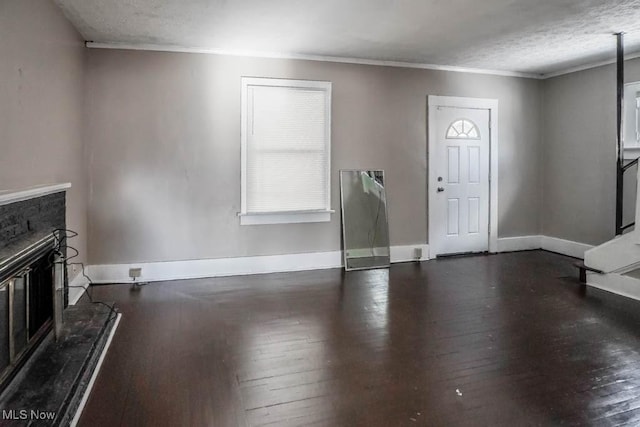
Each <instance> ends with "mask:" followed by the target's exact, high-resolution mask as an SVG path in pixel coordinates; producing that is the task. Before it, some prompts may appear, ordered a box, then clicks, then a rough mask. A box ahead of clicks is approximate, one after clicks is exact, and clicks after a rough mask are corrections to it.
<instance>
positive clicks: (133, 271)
mask: <svg viewBox="0 0 640 427" xmlns="http://www.w3.org/2000/svg"><path fill="white" fill-rule="evenodd" d="M140 276H142V268H140V267H136V268H130V269H129V277H131V278H132V279H134V280H135V279H137V278H138V277H140Z"/></svg>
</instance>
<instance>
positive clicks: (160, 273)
mask: <svg viewBox="0 0 640 427" xmlns="http://www.w3.org/2000/svg"><path fill="white" fill-rule="evenodd" d="M341 266H342V252H340V251H332V252H312V253H303V254H287V255H267V256H252V257H240V258H217V259H198V260H185V261H166V262H147V263H135V264H108V265H91V266H90V267H89V276H90V277H91V280H92V281H93V283H130V282H131V278H129V268H142V276H141V277H140V278H139V280H138V281H140V282H157V281H164V280H181V279H200V278H204V277H225V276H242V275H248V274H263V273H281V272H287V271H301V270H322V269H327V268H339V267H341Z"/></svg>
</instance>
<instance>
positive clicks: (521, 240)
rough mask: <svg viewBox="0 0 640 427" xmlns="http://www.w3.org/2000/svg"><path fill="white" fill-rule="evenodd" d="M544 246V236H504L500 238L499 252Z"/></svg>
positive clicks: (526, 249)
mask: <svg viewBox="0 0 640 427" xmlns="http://www.w3.org/2000/svg"><path fill="white" fill-rule="evenodd" d="M541 248H542V236H519V237H502V238H500V239H498V252H514V251H528V250H532V249H541Z"/></svg>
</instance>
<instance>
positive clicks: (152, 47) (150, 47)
mask: <svg viewBox="0 0 640 427" xmlns="http://www.w3.org/2000/svg"><path fill="white" fill-rule="evenodd" d="M85 44H86V46H87V47H88V48H91V49H124V50H146V51H155V52H180V53H204V54H210V55H226V56H242V57H253V58H273V59H299V60H305V61H321V62H337V63H342V64H359V65H376V66H381V67H398V68H417V69H423V70H436V71H453V72H458V73H472V74H486V75H492V76H503V77H520V78H527V79H540V78H541V77H542V76H541V75H540V74H535V73H521V72H516V71H504V70H489V69H483V68H468V67H456V66H449V65H436V64H422V63H414V62H401V61H382V60H377V59H362V58H348V57H339V56H321V55H300V54H295V53H279V52H256V51H240V50H237V51H236V50H226V49H204V48H196V47H182V46H171V45H158V44H135V43H134V44H130V43H101V42H86V43H85Z"/></svg>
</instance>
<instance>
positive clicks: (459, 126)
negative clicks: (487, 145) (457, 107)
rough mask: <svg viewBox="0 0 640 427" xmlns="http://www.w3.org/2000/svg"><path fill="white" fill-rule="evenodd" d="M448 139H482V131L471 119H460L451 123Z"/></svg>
mask: <svg viewBox="0 0 640 427" xmlns="http://www.w3.org/2000/svg"><path fill="white" fill-rule="evenodd" d="M447 139H480V131H479V130H478V127H477V126H476V125H475V123H473V122H472V121H471V120H469V119H458V120H455V121H454V122H453V123H451V125H449V129H447Z"/></svg>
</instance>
